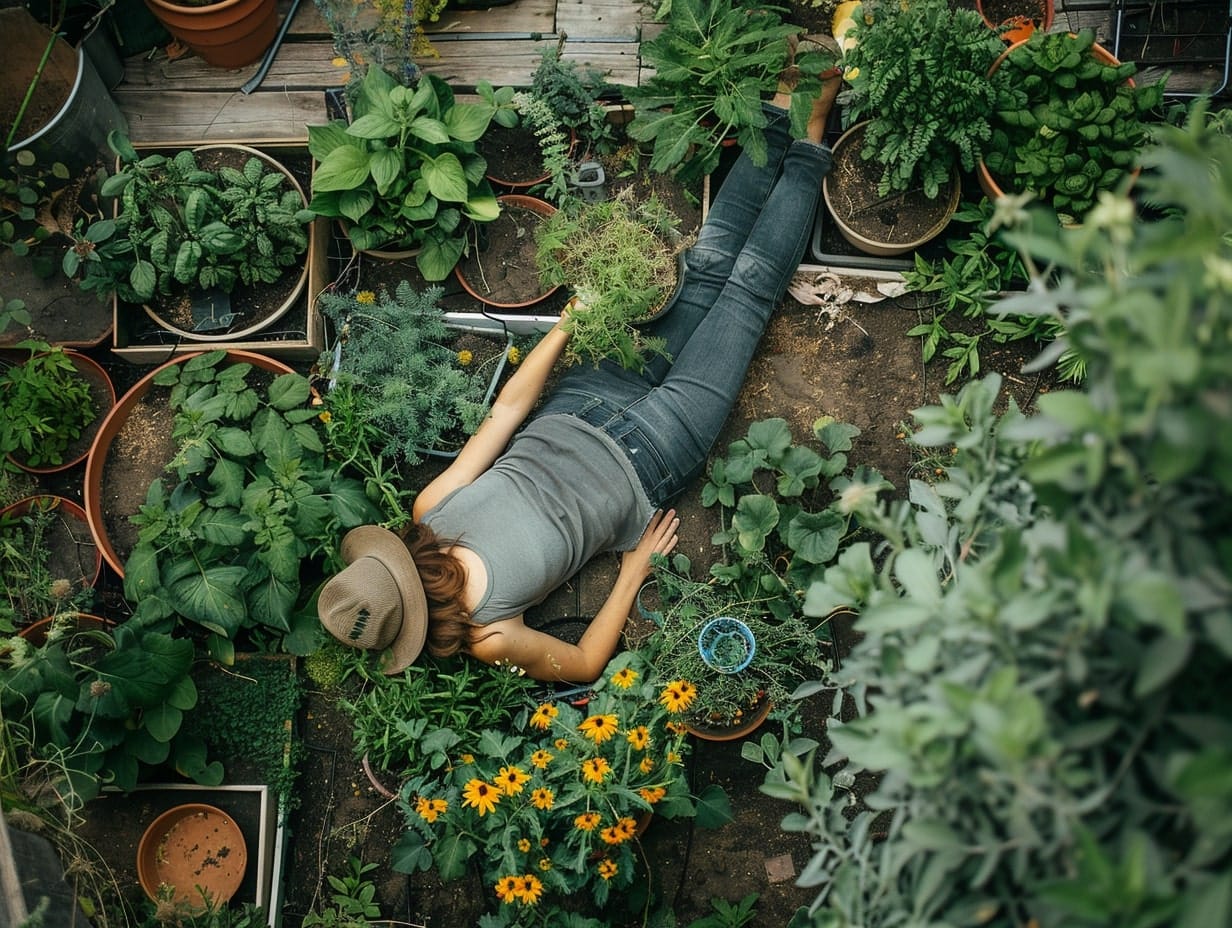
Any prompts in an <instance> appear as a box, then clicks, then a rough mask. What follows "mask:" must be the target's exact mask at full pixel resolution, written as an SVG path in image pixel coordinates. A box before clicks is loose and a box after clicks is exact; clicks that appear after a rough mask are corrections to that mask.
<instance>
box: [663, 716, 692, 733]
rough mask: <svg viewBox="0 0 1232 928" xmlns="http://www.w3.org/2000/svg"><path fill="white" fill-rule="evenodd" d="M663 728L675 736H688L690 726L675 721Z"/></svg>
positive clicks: (665, 724) (666, 723) (664, 725)
mask: <svg viewBox="0 0 1232 928" xmlns="http://www.w3.org/2000/svg"><path fill="white" fill-rule="evenodd" d="M663 727H664V728H666V729H667V730H668V731H670V732H671V733H672V734H673V735H687V734H688V733H689V726H688V725H686V724H685V723H684V722H677V721H676V720H675V719H672V720H670V721H667V722H665V723H664V724H663Z"/></svg>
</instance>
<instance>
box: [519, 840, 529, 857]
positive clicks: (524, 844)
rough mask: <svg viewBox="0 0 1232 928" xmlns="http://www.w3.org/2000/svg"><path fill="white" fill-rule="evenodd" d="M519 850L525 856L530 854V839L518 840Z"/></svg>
mask: <svg viewBox="0 0 1232 928" xmlns="http://www.w3.org/2000/svg"><path fill="white" fill-rule="evenodd" d="M518 850H519V851H521V852H522V853H523V854H529V853H530V838H518Z"/></svg>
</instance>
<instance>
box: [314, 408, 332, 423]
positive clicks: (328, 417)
mask: <svg viewBox="0 0 1232 928" xmlns="http://www.w3.org/2000/svg"><path fill="white" fill-rule="evenodd" d="M317 418H318V419H320V420H321V421H322V422H324V423H326V424H329V423H330V422H332V421H333V418H334V417H333V415H332V414H331V413H330V411H329V410H328V409H327V410H325V412H322V413H318V414H317Z"/></svg>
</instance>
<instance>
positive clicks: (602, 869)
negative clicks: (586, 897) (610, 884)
mask: <svg viewBox="0 0 1232 928" xmlns="http://www.w3.org/2000/svg"><path fill="white" fill-rule="evenodd" d="M598 871H599V876H601V877H603V879H605V880H610V879H611V878H612V877H614V876H615V875H616V874H617V873H618V872H619V871H620V868H619V867H618V866H616V861H614V860H606V859H605V860H601V861H599V867H598Z"/></svg>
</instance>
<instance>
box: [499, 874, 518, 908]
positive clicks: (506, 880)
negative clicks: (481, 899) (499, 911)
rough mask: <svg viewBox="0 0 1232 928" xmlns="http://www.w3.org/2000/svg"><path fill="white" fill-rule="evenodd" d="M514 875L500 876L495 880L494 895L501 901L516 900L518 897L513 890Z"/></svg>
mask: <svg viewBox="0 0 1232 928" xmlns="http://www.w3.org/2000/svg"><path fill="white" fill-rule="evenodd" d="M515 879H516V877H512V876H502V877H501V878H500V879H499V880H497V881H496V896H497V898H498V899H500V901H501V902H516V901H517V899H518V897H517V895H516V894H515V893H514V891H513V883H514V880H515Z"/></svg>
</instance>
